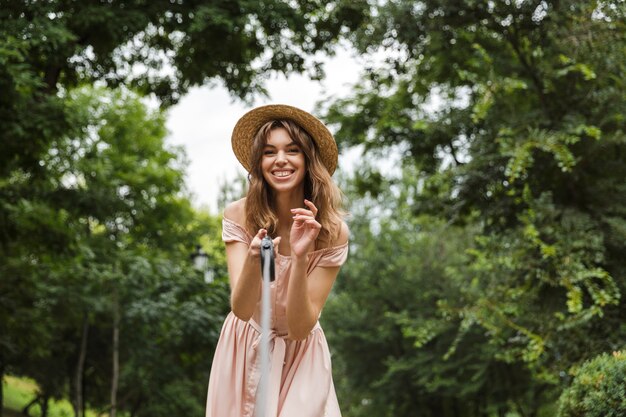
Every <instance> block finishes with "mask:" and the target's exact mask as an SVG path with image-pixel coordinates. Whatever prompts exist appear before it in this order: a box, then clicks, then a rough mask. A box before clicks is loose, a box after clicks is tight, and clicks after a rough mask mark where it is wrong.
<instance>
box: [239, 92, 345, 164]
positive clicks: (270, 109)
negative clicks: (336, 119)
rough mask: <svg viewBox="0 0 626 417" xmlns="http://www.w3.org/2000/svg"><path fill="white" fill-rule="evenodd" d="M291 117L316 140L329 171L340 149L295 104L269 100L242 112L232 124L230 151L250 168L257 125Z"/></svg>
mask: <svg viewBox="0 0 626 417" xmlns="http://www.w3.org/2000/svg"><path fill="white" fill-rule="evenodd" d="M284 119H288V120H292V121H294V122H296V123H297V124H298V125H299V126H300V127H301V128H303V129H304V130H305V131H306V132H307V133H308V134H309V135H310V136H311V138H313V140H314V141H315V145H316V147H317V149H318V152H319V154H320V159H321V160H322V163H323V164H324V166H325V167H326V169H327V170H328V173H329V174H330V175H332V174H333V172H335V168H337V159H338V156H339V152H338V149H337V143H336V142H335V138H333V135H332V134H331V133H330V131H329V130H328V128H327V127H326V126H325V125H324V123H322V122H321V121H320V120H319V119H317V118H316V117H315V116H313V115H311V114H310V113H308V112H306V111H304V110H300V109H299V108H297V107H293V106H288V105H285V104H270V105H266V106H261V107H257V108H255V109H252V110H250V111H249V112H248V113H246V114H244V115H243V116H242V117H241V119H239V121H238V122H237V124H236V125H235V128H234V129H233V134H232V138H231V142H232V146H233V152H234V153H235V156H236V157H237V159H238V160H239V162H240V163H241V165H243V167H244V168H245V169H246V170H247V171H248V172H250V171H251V169H252V161H251V159H252V145H253V142H254V137H255V136H256V134H257V132H258V131H259V129H260V128H261V127H262V126H263V125H264V124H265V123H267V122H269V121H271V120H284Z"/></svg>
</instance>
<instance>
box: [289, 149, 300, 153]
mask: <svg viewBox="0 0 626 417" xmlns="http://www.w3.org/2000/svg"><path fill="white" fill-rule="evenodd" d="M287 152H289V153H300V148H289V149H288V150H287Z"/></svg>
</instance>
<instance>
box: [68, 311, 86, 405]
mask: <svg viewBox="0 0 626 417" xmlns="http://www.w3.org/2000/svg"><path fill="white" fill-rule="evenodd" d="M88 332H89V320H88V317H87V313H84V315H83V332H82V336H81V342H80V353H79V355H78V363H77V364H76V375H75V376H74V401H73V404H72V405H73V407H74V416H75V417H83V415H84V409H85V408H84V406H83V404H84V399H83V373H84V369H85V358H86V356H87V333H88Z"/></svg>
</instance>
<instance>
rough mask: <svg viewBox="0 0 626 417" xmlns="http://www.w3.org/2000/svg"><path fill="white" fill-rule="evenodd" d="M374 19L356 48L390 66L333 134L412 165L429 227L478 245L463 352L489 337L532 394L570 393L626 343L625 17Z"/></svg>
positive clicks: (457, 307) (365, 183)
mask: <svg viewBox="0 0 626 417" xmlns="http://www.w3.org/2000/svg"><path fill="white" fill-rule="evenodd" d="M374 9H375V10H374V12H373V13H372V16H376V19H371V20H369V21H367V22H366V23H365V24H363V25H362V26H361V28H360V29H359V30H358V31H355V32H353V33H352V39H353V41H354V44H355V45H356V46H357V47H358V48H360V50H361V51H362V52H364V53H367V52H368V51H370V52H373V51H379V50H382V51H386V52H387V55H386V59H385V61H384V62H382V63H381V64H380V65H378V66H376V65H372V68H370V69H369V70H368V71H367V72H366V73H365V74H364V75H365V81H364V82H362V83H360V84H359V85H358V86H356V87H355V93H354V94H353V95H352V96H351V97H348V98H345V99H336V100H335V101H334V103H333V104H332V105H330V106H327V107H326V119H327V120H328V121H330V122H332V123H334V124H335V125H336V128H337V135H336V137H337V139H338V140H339V141H340V144H341V146H342V147H344V148H345V147H349V146H354V145H361V146H363V148H364V149H365V153H364V157H365V158H368V157H369V158H370V159H372V160H374V159H375V158H376V155H380V154H382V153H383V152H389V150H394V151H395V152H397V153H399V154H400V155H402V163H403V165H404V166H405V167H412V169H413V170H414V171H413V172H415V175H416V177H417V178H418V187H417V188H418V192H417V193H416V195H415V197H414V198H413V199H412V200H411V210H412V211H413V213H414V215H415V216H416V217H418V218H419V216H423V215H432V216H434V217H435V218H437V219H441V220H442V221H444V222H447V223H450V224H452V225H455V226H458V227H463V228H467V229H468V230H473V231H475V235H476V239H475V240H474V241H473V242H472V243H471V244H467V246H465V248H464V250H465V251H467V253H468V257H467V259H466V260H465V264H464V266H456V267H455V268H457V270H458V274H460V276H464V277H465V282H466V285H465V286H463V287H459V295H458V296H457V297H449V296H444V297H442V298H441V300H440V302H439V303H438V308H439V310H440V311H441V313H442V314H443V313H446V314H449V315H451V316H452V317H455V318H456V319H457V320H458V322H457V323H458V328H459V331H460V338H461V340H462V339H463V338H465V337H471V336H472V335H473V334H475V332H478V333H479V334H483V335H485V336H486V340H485V342H484V343H488V344H489V345H491V346H492V347H493V349H492V350H491V353H490V354H491V355H492V359H493V360H496V363H499V364H501V365H502V366H513V367H514V368H515V369H518V368H526V369H527V370H528V371H530V372H531V375H532V381H533V382H534V384H536V385H534V386H530V388H531V389H534V388H535V387H541V386H543V385H545V384H548V385H556V386H558V385H564V384H565V383H566V382H567V378H565V377H563V376H564V375H567V372H566V371H567V369H568V368H569V367H570V366H571V365H572V364H574V363H578V362H580V361H583V360H585V359H587V358H589V357H590V356H594V355H596V354H598V353H600V352H603V351H607V350H609V351H610V350H615V349H617V348H618V347H619V346H620V345H619V343H620V342H619V340H620V338H622V337H623V332H622V330H623V329H622V326H620V319H619V317H622V316H623V315H624V314H625V312H624V303H623V302H622V301H621V297H622V294H623V293H624V291H625V290H626V280H625V279H624V276H625V273H626V270H625V268H624V266H625V265H624V262H623V260H622V255H621V254H622V253H623V252H624V250H626V248H625V247H624V246H623V244H624V242H626V240H624V237H625V236H626V235H625V234H624V231H625V230H626V228H625V225H626V212H625V211H624V209H623V207H624V196H626V193H625V191H626V189H625V188H624V182H623V178H624V177H625V176H626V172H625V171H624V166H625V165H624V162H625V161H624V155H625V150H624V143H625V142H624V129H623V116H622V115H623V113H624V110H625V108H626V101H625V99H624V98H625V97H626V95H625V94H624V91H625V88H624V82H623V80H622V79H621V78H619V76H617V74H622V73H623V72H624V69H625V68H624V65H625V64H624V63H625V62H626V59H625V58H626V56H624V54H625V51H626V49H625V48H624V45H625V44H626V39H625V33H626V30H625V28H624V24H625V20H624V16H625V8H624V3H623V2H618V1H608V2H601V1H598V2H582V1H573V0H571V1H565V2H564V1H523V2H474V1H469V0H467V1H460V2H459V1H444V2H440V1H437V2H435V1H420V2H408V1H396V2H386V3H382V4H380V5H377V6H375V7H374ZM363 174H364V175H362V177H361V178H359V179H357V182H358V185H359V187H360V189H361V190H363V191H366V192H371V193H373V194H374V195H376V193H379V192H381V191H382V190H383V189H384V187H385V185H384V182H382V183H381V178H383V177H382V175H381V174H380V173H379V172H376V170H374V171H366V172H364V173H363ZM608 196H611V197H610V198H609V197H608ZM618 236H619V238H618ZM394 253H397V252H394ZM436 282H438V281H436ZM431 285H433V284H431ZM426 329H427V328H426ZM409 330H410V331H411V332H413V333H416V334H420V333H421V332H423V331H425V328H424V325H422V324H420V323H419V322H418V321H416V322H415V324H414V325H411V326H409ZM368 363H370V362H368ZM468 366H470V364H468ZM412 369H415V368H412ZM415 371H416V372H417V369H415ZM405 386H408V385H405ZM549 391H550V390H549ZM557 392H558V389H553V390H551V394H550V395H548V397H547V398H544V399H542V400H541V401H539V402H538V403H535V404H532V403H529V406H530V408H528V409H527V411H525V412H524V414H523V415H536V413H537V412H538V410H539V409H540V407H541V403H542V402H543V403H544V404H549V403H554V401H555V398H556V395H555V393H557ZM506 395H509V396H508V397H506ZM514 398H515V396H514V395H512V394H511V393H506V394H505V397H504V399H502V401H501V402H500V403H503V402H504V403H506V401H508V400H511V401H513V400H514ZM402 401H404V400H402V399H398V400H397V402H394V403H393V404H394V406H395V407H402V404H405V403H404V402H402ZM520 410H522V409H518V411H517V412H518V413H522V411H520ZM485 412H486V411H485ZM498 412H503V409H502V408H500V409H499V411H498Z"/></svg>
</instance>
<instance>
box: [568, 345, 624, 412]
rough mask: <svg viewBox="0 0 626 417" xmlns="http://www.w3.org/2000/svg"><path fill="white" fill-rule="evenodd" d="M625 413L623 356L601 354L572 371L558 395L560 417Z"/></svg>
mask: <svg viewBox="0 0 626 417" xmlns="http://www.w3.org/2000/svg"><path fill="white" fill-rule="evenodd" d="M624 414H626V356H625V355H624V352H620V351H616V352H613V355H608V354H606V353H603V354H601V355H598V356H597V357H595V358H593V359H591V360H589V361H587V362H585V363H584V364H582V365H581V366H580V367H579V368H577V369H576V370H575V371H574V380H573V381H572V384H571V386H570V387H568V388H567V389H566V390H565V391H563V394H562V395H561V400H560V407H559V413H558V416H559V417H617V416H623V415H624Z"/></svg>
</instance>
